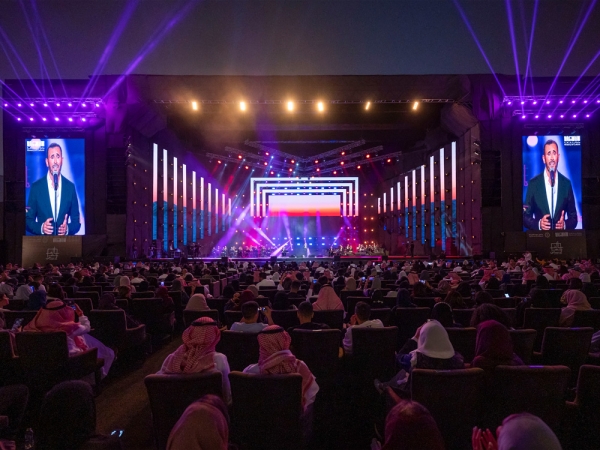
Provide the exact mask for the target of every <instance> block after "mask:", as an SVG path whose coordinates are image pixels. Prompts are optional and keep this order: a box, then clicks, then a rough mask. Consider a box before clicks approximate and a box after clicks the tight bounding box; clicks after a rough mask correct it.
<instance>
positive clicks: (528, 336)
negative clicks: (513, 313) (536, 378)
mask: <svg viewBox="0 0 600 450" xmlns="http://www.w3.org/2000/svg"><path fill="white" fill-rule="evenodd" d="M508 333H509V334H510V338H511V340H512V343H513V351H514V352H515V353H516V354H517V356H518V357H519V358H521V361H523V363H524V364H531V358H532V356H533V345H534V344H535V337H536V335H537V331H535V330H508Z"/></svg>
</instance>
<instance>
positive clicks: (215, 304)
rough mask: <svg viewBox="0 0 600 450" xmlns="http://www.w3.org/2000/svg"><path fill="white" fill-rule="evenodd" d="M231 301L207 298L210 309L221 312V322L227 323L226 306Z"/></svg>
mask: <svg viewBox="0 0 600 450" xmlns="http://www.w3.org/2000/svg"><path fill="white" fill-rule="evenodd" d="M228 301H229V300H227V299H226V298H207V299H206V304H207V305H208V307H209V308H210V309H216V310H217V311H219V318H220V320H221V321H225V315H224V313H225V305H226V304H227V302H228Z"/></svg>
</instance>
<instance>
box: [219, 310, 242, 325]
mask: <svg viewBox="0 0 600 450" xmlns="http://www.w3.org/2000/svg"><path fill="white" fill-rule="evenodd" d="M224 316H225V324H226V325H227V329H228V330H229V329H230V328H231V325H233V324H234V323H236V322H239V321H241V320H242V317H244V316H243V315H242V312H241V311H225V313H224Z"/></svg>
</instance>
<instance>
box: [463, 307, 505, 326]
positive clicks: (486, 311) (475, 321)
mask: <svg viewBox="0 0 600 450" xmlns="http://www.w3.org/2000/svg"><path fill="white" fill-rule="evenodd" d="M486 320H495V321H496V322H500V323H501V324H502V325H504V326H505V327H506V328H509V329H510V328H511V327H512V323H511V320H510V317H508V314H506V313H505V312H504V311H503V310H502V308H500V307H499V306H498V305H494V304H493V303H484V304H483V305H481V306H478V307H477V308H476V309H474V310H473V314H472V315H471V323H470V326H471V327H473V328H477V327H478V326H479V324H480V323H481V322H485V321H486Z"/></svg>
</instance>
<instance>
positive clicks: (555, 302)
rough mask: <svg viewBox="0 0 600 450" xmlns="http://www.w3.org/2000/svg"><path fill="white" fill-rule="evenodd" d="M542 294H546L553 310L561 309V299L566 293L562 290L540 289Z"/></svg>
mask: <svg viewBox="0 0 600 450" xmlns="http://www.w3.org/2000/svg"><path fill="white" fill-rule="evenodd" d="M540 290H541V291H542V292H545V293H546V298H547V299H548V302H549V303H550V304H551V305H552V307H553V308H560V307H561V306H563V305H562V303H561V302H560V299H561V297H562V295H563V293H564V291H563V290H562V289H540Z"/></svg>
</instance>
